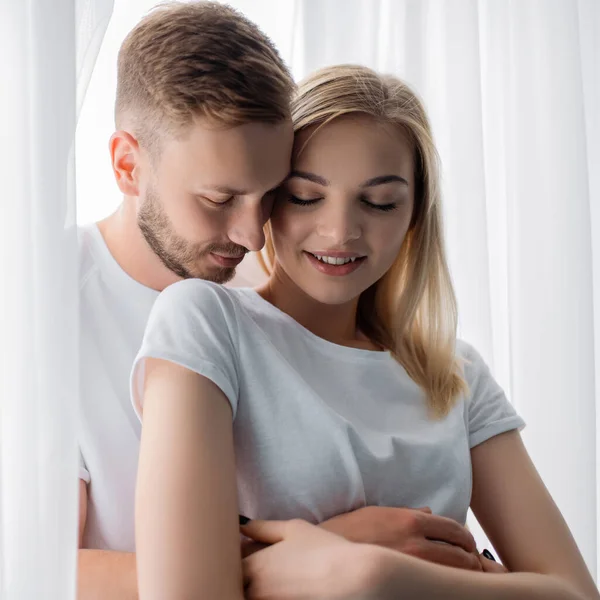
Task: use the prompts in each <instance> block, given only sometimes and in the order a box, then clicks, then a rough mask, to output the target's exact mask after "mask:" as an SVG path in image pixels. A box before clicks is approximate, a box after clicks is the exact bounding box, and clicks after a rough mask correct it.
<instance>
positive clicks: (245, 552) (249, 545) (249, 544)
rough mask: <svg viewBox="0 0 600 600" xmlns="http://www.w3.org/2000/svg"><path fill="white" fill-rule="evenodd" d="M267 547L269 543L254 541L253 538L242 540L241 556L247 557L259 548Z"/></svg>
mask: <svg viewBox="0 0 600 600" xmlns="http://www.w3.org/2000/svg"><path fill="white" fill-rule="evenodd" d="M265 548H269V544H263V543H262V542H255V541H253V540H244V541H243V542H242V546H241V551H242V558H247V557H248V556H251V555H252V554H254V553H255V552H258V551H259V550H264V549H265Z"/></svg>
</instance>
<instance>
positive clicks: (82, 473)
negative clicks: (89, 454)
mask: <svg viewBox="0 0 600 600" xmlns="http://www.w3.org/2000/svg"><path fill="white" fill-rule="evenodd" d="M79 479H83V481H85V482H86V483H89V482H90V480H91V477H90V472H89V471H88V470H87V468H86V465H85V461H84V460H83V455H82V454H81V449H80V450H79Z"/></svg>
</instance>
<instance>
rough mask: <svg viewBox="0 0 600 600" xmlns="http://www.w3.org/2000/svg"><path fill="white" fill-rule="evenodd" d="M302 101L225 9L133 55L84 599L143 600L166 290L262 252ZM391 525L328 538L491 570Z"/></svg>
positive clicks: (95, 316) (96, 348) (254, 32)
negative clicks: (146, 447) (137, 535)
mask: <svg viewBox="0 0 600 600" xmlns="http://www.w3.org/2000/svg"><path fill="white" fill-rule="evenodd" d="M293 89H294V84H293V81H292V78H291V76H290V74H289V72H288V70H287V68H286V67H285V65H284V63H283V62H282V60H281V58H280V57H279V55H278V54H277V51H276V50H275V48H274V47H273V45H272V44H271V43H270V42H269V40H268V39H267V38H266V37H265V36H264V35H263V34H262V33H261V32H260V31H259V30H258V28H257V27H256V26H255V25H254V24H252V23H250V22H249V21H248V20H247V19H245V18H244V17H242V16H241V15H240V14H238V13H237V12H235V11H234V10H232V9H231V8H229V7H226V6H222V5H219V4H215V3H206V2H193V3H186V4H173V5H167V6H164V7H161V8H159V9H157V10H155V11H153V12H152V13H150V15H148V16H147V17H146V18H145V19H143V20H142V21H141V22H140V23H139V24H138V25H137V26H136V27H135V28H134V29H133V31H132V32H131V33H130V34H129V35H128V37H127V38H126V40H125V41H124V43H123V45H122V47H121V50H120V53H119V60H118V78H117V98H116V108H115V120H116V129H117V131H116V132H115V133H114V134H113V136H112V137H111V140H110V155H111V160H112V167H113V172H114V175H115V179H116V182H117V185H118V187H119V189H120V191H121V192H122V194H123V202H122V204H121V206H120V207H119V209H118V210H117V211H116V212H115V213H114V214H112V215H111V216H109V217H108V218H106V219H105V220H103V221H101V222H99V223H97V224H94V225H92V226H89V227H85V228H82V230H81V232H80V261H81V265H80V296H81V299H80V306H81V350H80V351H81V408H80V414H81V429H80V452H81V469H80V479H81V482H80V490H81V510H80V548H81V549H80V552H79V598H80V600H92V599H96V598H102V599H105V598H111V600H127V599H130V598H137V585H136V571H135V555H134V551H135V539H134V494H135V483H136V473H137V456H138V450H139V439H140V431H141V426H140V423H139V422H138V419H137V417H136V416H135V414H134V412H133V408H132V406H131V402H130V396H129V375H130V370H131V367H132V364H133V360H134V358H135V355H136V353H137V351H138V349H139V347H140V345H141V341H142V336H143V332H144V328H145V326H146V322H147V319H148V317H149V313H150V310H151V308H152V305H153V303H154V300H155V299H156V297H157V295H158V294H159V292H160V291H161V290H163V289H164V288H165V287H167V286H168V285H170V284H171V283H173V282H175V281H177V280H179V279H182V278H189V277H199V278H203V279H209V280H211V281H215V282H218V283H225V282H227V281H228V280H230V279H231V278H232V277H233V275H234V273H235V267H236V266H237V265H238V264H239V263H240V261H241V260H242V259H243V257H244V255H245V254H246V253H247V252H248V251H256V250H259V249H260V248H261V247H262V245H263V243H264V237H263V225H264V224H265V222H266V220H267V219H268V217H269V214H270V211H271V206H272V202H273V199H274V198H273V197H274V190H275V189H276V188H277V187H278V185H279V184H280V183H281V181H282V180H283V179H285V177H286V175H287V173H288V170H289V160H290V155H291V147H292V141H293V131H292V124H291V118H290V112H289V102H290V98H291V95H292V93H293ZM381 511H387V512H381ZM381 511H379V510H378V509H372V508H371V509H363V510H359V511H355V512H354V513H352V514H350V515H345V516H344V515H342V516H339V517H336V519H333V520H332V521H331V522H328V523H326V524H325V525H324V526H325V527H328V528H329V529H330V530H331V531H335V532H336V533H340V534H342V535H347V536H348V537H350V538H352V539H354V540H356V541H368V542H373V543H376V544H377V543H379V544H382V545H387V546H390V547H393V548H395V549H398V550H402V551H405V552H407V553H411V554H414V555H418V556H421V557H422V558H427V559H429V560H435V561H437V562H442V563H445V564H452V565H454V566H459V567H463V568H480V563H479V560H478V559H477V557H476V556H475V555H474V554H473V552H474V551H475V544H474V541H473V538H472V536H471V535H470V534H469V533H468V532H467V531H466V530H465V529H464V528H462V527H461V526H460V525H458V524H456V523H454V522H453V521H450V520H449V519H443V518H441V517H436V516H433V515H431V514H430V513H429V512H427V511H426V510H422V511H415V510H409V509H381ZM428 538H429V539H428ZM430 539H434V540H445V541H446V542H449V544H445V545H442V544H439V543H437V542H434V541H430Z"/></svg>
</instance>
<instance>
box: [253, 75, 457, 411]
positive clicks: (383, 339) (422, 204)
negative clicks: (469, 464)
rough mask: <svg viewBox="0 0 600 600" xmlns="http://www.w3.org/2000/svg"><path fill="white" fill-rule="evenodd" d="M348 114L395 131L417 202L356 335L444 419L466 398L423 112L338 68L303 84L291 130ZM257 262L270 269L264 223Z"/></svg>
mask: <svg viewBox="0 0 600 600" xmlns="http://www.w3.org/2000/svg"><path fill="white" fill-rule="evenodd" d="M350 113H361V114H367V115H370V116H371V117H373V118H374V119H376V120H377V121H379V122H382V123H386V124H390V125H394V126H396V127H398V129H399V130H401V131H402V132H403V133H404V135H406V136H407V137H408V140H409V142H410V143H411V144H412V145H413V149H414V161H415V183H416V185H415V203H414V210H413V216H412V220H411V224H410V227H409V230H408V232H407V234H406V237H405V239H404V242H403V244H402V247H401V249H400V252H399V254H398V257H397V258H396V260H395V262H394V263H393V265H392V266H391V268H390V269H389V271H388V272H387V273H386V274H385V275H384V276H383V277H382V278H381V279H380V280H379V281H377V282H376V283H375V284H373V285H372V286H371V287H370V288H369V289H367V290H365V291H364V292H363V293H362V294H361V296H360V299H359V303H358V322H357V325H358V327H359V329H360V330H361V331H362V332H363V333H364V334H365V335H367V336H368V337H369V339H371V340H372V341H373V342H374V343H376V344H378V345H379V346H381V347H382V348H385V349H387V350H389V351H390V352H391V353H392V355H393V356H394V357H395V358H396V360H397V361H398V362H399V363H400V364H401V365H402V366H403V367H404V369H405V370H406V372H407V373H408V375H409V376H410V377H411V378H412V379H413V381H415V382H416V383H417V384H418V385H420V386H421V387H422V388H423V389H424V391H425V392H426V395H427V399H428V405H429V407H430V409H431V412H432V413H433V415H434V416H437V417H443V416H444V415H446V414H447V413H448V411H449V410H450V409H451V408H452V406H453V405H454V403H455V402H456V400H457V399H458V397H459V396H460V395H461V394H462V393H467V392H468V387H467V384H466V382H465V380H464V377H463V365H462V362H461V361H460V359H459V357H458V355H457V353H456V328H457V318H458V317H457V307H456V296H455V294H454V289H453V286H452V281H451V278H450V273H449V269H448V264H447V261H446V256H445V251H444V239H443V226H442V214H441V205H440V182H439V160H438V155H437V151H436V148H435V145H434V142H433V137H432V133H431V127H430V125H429V120H428V118H427V114H426V112H425V109H424V107H423V105H422V103H421V101H420V100H419V99H418V98H417V96H416V95H415V93H414V92H413V91H412V90H411V89H410V88H409V87H408V86H407V85H406V84H404V83H403V82H402V81H400V80H399V79H397V78H395V77H391V76H382V75H379V74H377V73H375V72H374V71H372V70H371V69H368V68H366V67H361V66H354V65H340V66H334V67H328V68H325V69H321V70H319V71H317V72H316V73H314V74H312V75H311V76H310V77H308V78H307V79H306V80H304V81H303V82H302V83H301V84H300V85H299V88H298V91H297V94H296V96H295V99H294V101H293V103H292V118H293V121H294V130H295V132H299V131H301V130H303V129H305V128H307V127H311V126H315V125H316V126H317V127H322V126H323V125H325V124H327V123H328V122H329V121H331V120H332V119H335V118H337V117H339V116H341V115H346V114H350ZM266 237H267V241H266V245H265V248H264V250H263V253H262V255H261V256H260V257H259V260H260V262H261V264H262V266H263V268H264V269H265V271H266V272H267V273H269V274H270V273H271V272H272V270H273V267H274V265H275V260H276V258H275V251H274V248H273V241H272V235H271V231H270V225H269V224H268V225H267V227H266Z"/></svg>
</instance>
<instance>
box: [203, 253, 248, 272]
mask: <svg viewBox="0 0 600 600" xmlns="http://www.w3.org/2000/svg"><path fill="white" fill-rule="evenodd" d="M210 256H211V257H212V259H213V260H214V261H215V262H216V263H217V264H218V265H219V266H220V267H226V268H229V269H231V268H234V267H237V266H238V265H239V264H240V263H241V262H242V260H244V256H245V254H237V255H234V256H232V255H227V254H218V253H216V252H211V253H210Z"/></svg>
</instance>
